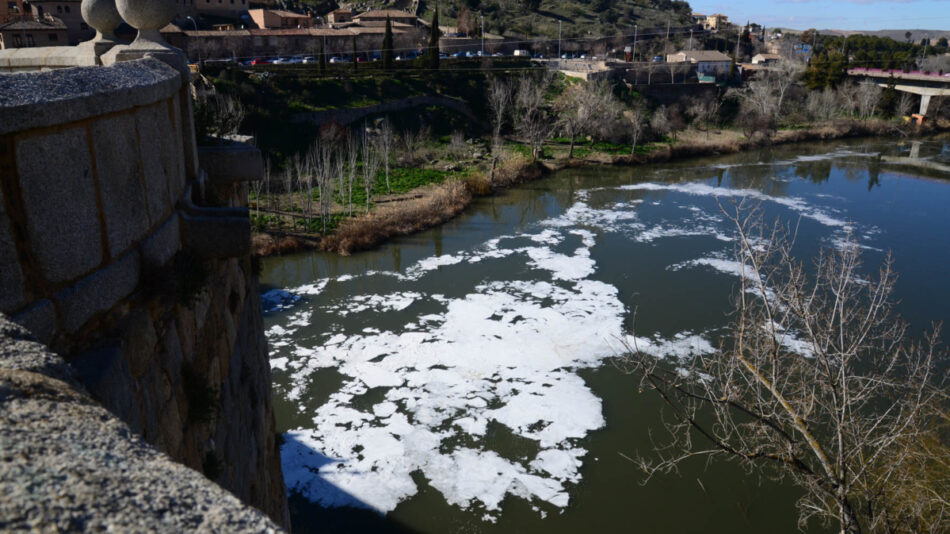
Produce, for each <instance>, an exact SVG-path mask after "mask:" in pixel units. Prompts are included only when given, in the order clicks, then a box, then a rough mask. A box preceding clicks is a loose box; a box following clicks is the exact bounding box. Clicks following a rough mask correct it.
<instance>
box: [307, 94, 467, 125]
mask: <svg viewBox="0 0 950 534" xmlns="http://www.w3.org/2000/svg"><path fill="white" fill-rule="evenodd" d="M419 106H441V107H445V108H449V109H451V110H453V111H457V112H459V113H461V114H462V115H465V116H466V117H468V118H469V119H471V120H472V121H473V122H475V123H477V124H484V121H483V120H482V119H479V118H478V117H476V116H475V114H474V113H472V110H470V109H469V108H468V106H466V105H465V103H464V102H462V101H461V100H456V99H454V98H449V97H446V96H439V95H425V96H411V97H409V98H402V99H399V100H391V101H389V102H383V103H382V104H376V105H373V106H363V107H359V108H344V109H329V110H326V111H311V112H307V113H298V114H296V115H294V116H293V121H294V122H298V123H299V122H306V123H310V124H313V125H316V126H322V125H324V124H327V123H329V122H333V121H336V122H338V123H340V124H342V125H344V126H345V125H347V124H352V123H354V122H356V121H358V120H360V119H362V118H363V117H367V116H369V115H375V114H378V113H392V112H395V111H402V110H404V109H412V108H415V107H419Z"/></svg>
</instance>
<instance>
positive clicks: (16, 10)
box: [0, 0, 30, 24]
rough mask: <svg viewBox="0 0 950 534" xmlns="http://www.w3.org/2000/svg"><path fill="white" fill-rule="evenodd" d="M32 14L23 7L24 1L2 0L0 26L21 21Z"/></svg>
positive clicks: (0, 3)
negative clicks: (12, 21) (13, 21)
mask: <svg viewBox="0 0 950 534" xmlns="http://www.w3.org/2000/svg"><path fill="white" fill-rule="evenodd" d="M29 14H30V10H29V8H28V7H27V6H25V5H23V0H15V1H8V0H0V24H3V23H4V22H10V21H11V20H19V19H22V18H23V17H24V16H27V15H29Z"/></svg>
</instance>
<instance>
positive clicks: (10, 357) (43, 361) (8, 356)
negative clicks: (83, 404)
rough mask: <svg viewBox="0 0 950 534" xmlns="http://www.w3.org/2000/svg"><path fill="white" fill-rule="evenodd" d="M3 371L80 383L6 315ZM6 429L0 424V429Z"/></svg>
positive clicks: (0, 323) (0, 319)
mask: <svg viewBox="0 0 950 534" xmlns="http://www.w3.org/2000/svg"><path fill="white" fill-rule="evenodd" d="M0 369H8V370H18V371H29V372H32V373H39V374H42V375H46V376H49V377H52V378H55V379H57V380H62V381H64V382H69V383H71V384H78V382H76V381H75V380H74V378H73V374H72V370H71V369H70V367H69V365H68V364H67V363H66V362H64V361H63V360H62V358H60V357H59V356H57V355H55V354H53V353H52V352H50V351H49V349H47V348H46V347H45V346H44V345H42V344H41V343H39V342H37V341H36V338H35V337H34V336H33V334H32V333H31V332H30V331H28V330H27V329H26V328H24V327H22V326H20V325H18V324H16V323H13V322H11V321H10V320H8V319H7V318H6V317H4V316H3V315H2V314H0ZM0 397H2V395H0ZM0 403H2V401H0ZM2 426H3V425H0V428H2ZM0 463H2V462H0Z"/></svg>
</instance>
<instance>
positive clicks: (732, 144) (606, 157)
mask: <svg viewBox="0 0 950 534" xmlns="http://www.w3.org/2000/svg"><path fill="white" fill-rule="evenodd" d="M948 130H950V124H944V123H941V124H931V125H929V126H927V127H924V128H921V129H909V127H908V126H907V125H901V124H898V123H895V122H893V121H883V120H866V121H865V120H836V121H833V122H827V123H822V124H816V125H811V126H808V127H803V128H796V129H788V130H779V131H777V132H773V133H772V134H771V135H762V134H755V135H752V136H751V137H747V136H745V135H744V134H743V133H742V132H739V131H736V130H728V129H725V130H714V131H713V130H710V131H699V130H695V129H690V130H686V131H683V132H679V133H678V134H677V140H676V141H675V142H672V143H653V144H650V145H647V146H646V150H644V151H638V153H637V154H636V155H629V154H628V155H620V154H609V153H605V152H596V151H592V152H589V153H587V154H585V155H584V156H583V157H575V158H568V157H567V154H566V151H564V150H559V149H563V148H564V147H560V146H559V145H554V144H552V145H549V147H548V148H551V149H552V155H551V157H550V158H549V159H542V160H539V161H537V162H532V161H531V160H530V159H529V158H527V157H524V156H520V155H517V154H513V155H512V154H509V156H508V157H507V158H506V159H505V160H504V161H502V162H501V163H498V164H497V165H495V168H494V169H493V170H492V169H491V166H492V163H491V159H490V158H488V161H487V162H484V161H483V162H482V163H481V164H478V166H479V167H482V166H485V167H488V168H484V169H482V168H480V169H479V170H477V171H475V172H472V173H470V174H469V175H468V176H467V177H465V178H464V179H453V180H449V181H446V182H445V183H442V184H438V185H428V186H423V187H420V188H418V189H417V190H414V191H413V192H414V193H415V194H413V195H411V196H409V197H407V198H406V199H405V200H399V201H394V202H387V203H385V204H383V205H379V206H377V207H376V208H375V209H373V210H371V211H370V212H369V213H366V214H363V215H361V216H357V217H354V218H351V219H347V220H345V221H343V222H342V223H341V224H340V225H339V226H338V227H337V228H336V229H335V230H333V231H332V232H330V233H329V234H328V235H325V236H321V235H317V234H307V233H301V232H293V231H288V232H281V231H267V232H260V233H256V234H255V235H254V237H253V242H252V247H253V251H254V254H255V255H258V256H274V255H281V254H290V253H295V252H301V251H305V250H324V251H327V252H335V253H338V254H341V255H349V254H352V253H354V252H359V251H361V250H367V249H371V248H374V247H377V246H379V245H381V244H383V243H385V242H386V241H388V240H390V239H393V238H396V237H400V236H405V235H410V234H413V233H416V232H420V231H423V230H427V229H429V228H433V227H435V226H438V225H441V224H443V223H445V222H446V221H449V220H451V219H452V218H454V217H456V216H457V215H459V214H460V213H462V212H464V211H465V209H466V208H467V207H468V206H469V205H470V204H471V203H472V201H473V199H474V198H476V197H479V196H488V195H493V194H497V193H499V192H502V191H504V190H505V189H506V188H508V187H510V186H512V185H516V184H519V183H523V182H527V181H532V180H536V179H538V178H541V177H542V176H544V175H546V174H549V173H552V172H556V171H559V170H562V169H565V168H576V167H586V166H598V165H646V164H651V163H667V162H671V161H679V160H684V159H689V158H697V157H705V156H716V155H724V154H735V153H739V152H743V151H747V150H752V149H757V148H762V147H763V146H769V145H784V144H790V143H804V142H815V141H828V140H835V139H848V138H860V137H891V136H906V135H909V134H911V133H913V134H916V135H928V134H934V133H939V132H944V131H948ZM559 151H560V152H563V153H558V152H559Z"/></svg>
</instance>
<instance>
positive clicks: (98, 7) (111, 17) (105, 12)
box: [81, 0, 122, 34]
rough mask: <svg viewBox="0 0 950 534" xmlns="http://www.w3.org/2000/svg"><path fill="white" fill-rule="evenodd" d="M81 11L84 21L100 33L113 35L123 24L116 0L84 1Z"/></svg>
mask: <svg viewBox="0 0 950 534" xmlns="http://www.w3.org/2000/svg"><path fill="white" fill-rule="evenodd" d="M81 10H82V18H83V20H85V21H86V23H87V24H89V25H90V26H92V27H93V28H95V29H96V30H99V32H100V33H103V34H111V33H112V31H113V30H115V29H116V28H117V27H118V26H119V24H122V17H121V16H120V15H119V10H118V9H116V7H115V0H82V7H81Z"/></svg>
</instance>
